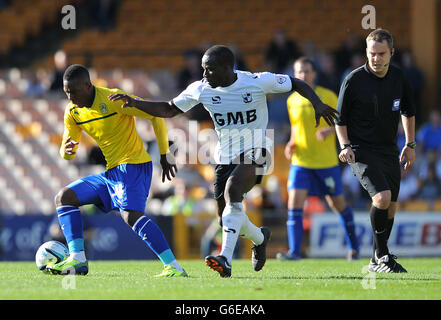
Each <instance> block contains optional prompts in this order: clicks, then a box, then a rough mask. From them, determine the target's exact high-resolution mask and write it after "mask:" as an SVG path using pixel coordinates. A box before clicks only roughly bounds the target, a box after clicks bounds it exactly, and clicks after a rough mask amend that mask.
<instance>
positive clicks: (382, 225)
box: [370, 206, 392, 258]
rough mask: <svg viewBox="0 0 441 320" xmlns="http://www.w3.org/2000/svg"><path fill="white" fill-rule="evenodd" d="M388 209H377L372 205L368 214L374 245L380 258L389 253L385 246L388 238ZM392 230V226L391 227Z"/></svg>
mask: <svg viewBox="0 0 441 320" xmlns="http://www.w3.org/2000/svg"><path fill="white" fill-rule="evenodd" d="M388 211H389V210H388V209H378V208H376V207H374V206H372V207H371V211H370V216H371V224H372V231H373V233H374V243H375V246H376V252H377V257H378V258H380V257H382V256H384V255H386V254H388V253H389V250H388V248H387V239H388V236H389V234H388V228H387V226H388V223H387V222H388V220H389V219H388V218H387V214H388ZM391 230H392V228H391Z"/></svg>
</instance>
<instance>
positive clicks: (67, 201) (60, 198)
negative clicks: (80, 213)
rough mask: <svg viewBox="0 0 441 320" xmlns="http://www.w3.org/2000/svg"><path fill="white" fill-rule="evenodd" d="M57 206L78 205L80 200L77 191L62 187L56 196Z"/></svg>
mask: <svg viewBox="0 0 441 320" xmlns="http://www.w3.org/2000/svg"><path fill="white" fill-rule="evenodd" d="M54 202H55V207H60V206H75V207H78V206H79V205H80V204H79V201H78V197H77V195H76V194H75V192H74V191H73V190H71V189H69V188H66V187H65V188H63V189H61V190H60V191H59V192H58V193H57V195H56V196H55V198H54Z"/></svg>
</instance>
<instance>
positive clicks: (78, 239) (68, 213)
mask: <svg viewBox="0 0 441 320" xmlns="http://www.w3.org/2000/svg"><path fill="white" fill-rule="evenodd" d="M57 214H58V222H59V223H60V227H61V230H62V231H63V234H64V237H65V238H66V242H67V246H68V248H69V252H70V253H73V252H80V251H84V238H83V218H82V217H81V211H80V209H79V208H78V207H74V206H61V207H58V208H57Z"/></svg>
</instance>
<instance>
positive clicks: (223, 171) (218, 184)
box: [214, 149, 271, 201]
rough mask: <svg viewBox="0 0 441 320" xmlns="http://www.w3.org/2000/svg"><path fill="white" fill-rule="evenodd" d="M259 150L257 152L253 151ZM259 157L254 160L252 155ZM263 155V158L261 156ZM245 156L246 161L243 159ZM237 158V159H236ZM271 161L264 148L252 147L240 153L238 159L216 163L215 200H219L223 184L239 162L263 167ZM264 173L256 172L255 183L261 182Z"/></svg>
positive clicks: (222, 194)
mask: <svg viewBox="0 0 441 320" xmlns="http://www.w3.org/2000/svg"><path fill="white" fill-rule="evenodd" d="M257 150H259V151H258V152H255V151H257ZM256 154H258V155H257V157H258V158H259V159H257V160H255V159H254V157H256ZM261 157H263V158H261ZM245 158H247V159H248V161H245ZM236 160H237V159H236ZM270 161H271V154H270V153H269V152H268V151H267V150H266V149H252V150H250V151H247V152H244V153H241V154H240V155H239V156H238V161H232V163H230V164H217V165H216V167H215V178H214V199H215V200H216V201H218V200H220V199H221V198H223V196H224V191H225V186H226V184H227V180H228V178H229V177H230V176H231V175H232V174H233V171H234V170H235V169H236V168H237V166H238V165H239V164H247V163H248V164H254V165H257V166H258V167H259V168H262V169H264V168H265V167H267V166H269V162H270ZM263 177H264V174H256V182H255V184H261V183H262V180H263Z"/></svg>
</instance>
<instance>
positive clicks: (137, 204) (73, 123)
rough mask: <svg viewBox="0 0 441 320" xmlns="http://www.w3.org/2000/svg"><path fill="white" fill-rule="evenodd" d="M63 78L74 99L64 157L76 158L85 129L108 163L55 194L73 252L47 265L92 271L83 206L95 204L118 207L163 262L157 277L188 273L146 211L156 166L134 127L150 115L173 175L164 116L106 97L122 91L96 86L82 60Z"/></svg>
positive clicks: (167, 173)
mask: <svg viewBox="0 0 441 320" xmlns="http://www.w3.org/2000/svg"><path fill="white" fill-rule="evenodd" d="M63 83H64V91H65V93H66V95H67V97H68V99H69V100H70V103H69V104H68V105H67V106H66V110H65V114H64V124H65V130H64V134H63V141H62V144H61V148H60V155H61V157H63V158H64V159H66V160H72V159H74V158H75V155H76V150H77V149H78V144H79V143H80V140H81V134H82V132H83V131H84V132H86V133H87V134H88V135H89V136H91V137H92V138H93V139H94V140H95V141H96V142H97V144H98V146H99V147H100V148H101V150H102V152H103V154H104V157H105V159H106V162H107V167H106V171H104V172H102V173H100V174H94V175H90V176H87V177H84V178H81V179H79V180H77V181H74V182H72V183H71V184H69V185H68V186H66V187H64V188H62V189H61V190H60V192H59V193H58V194H57V195H56V197H55V205H56V209H57V214H58V220H59V223H60V226H61V229H62V231H63V234H64V236H65V238H66V241H67V244H68V247H69V253H70V255H69V258H68V259H66V260H64V261H62V262H60V263H58V264H55V265H50V266H48V267H47V268H48V270H49V271H50V272H51V273H53V274H68V273H76V274H87V273H88V270H89V268H88V262H87V259H86V256H85V252H84V240H83V222H82V218H81V213H80V210H79V207H80V206H82V205H85V204H94V205H96V206H98V207H99V208H101V209H102V210H103V211H104V212H109V211H111V210H119V211H120V213H121V216H122V217H123V219H124V221H125V222H126V223H127V224H128V225H129V226H130V227H132V229H133V231H135V232H136V233H137V234H138V235H139V236H140V237H141V238H142V240H144V241H145V242H146V244H147V245H148V246H149V247H150V248H151V249H152V251H153V252H154V253H155V254H156V255H157V256H158V258H159V259H160V260H161V262H162V263H163V264H164V271H163V273H161V274H160V275H159V276H166V277H170V276H187V274H186V272H185V271H184V269H182V267H181V266H180V265H179V263H178V262H177V261H176V259H175V257H174V255H173V253H172V251H171V249H170V247H169V245H168V244H167V241H166V239H165V237H164V235H163V233H162V231H161V229H160V228H159V227H158V226H157V225H156V224H155V223H154V222H153V221H152V220H151V219H149V218H148V217H147V216H145V214H144V212H145V204H146V201H147V196H148V194H149V189H150V184H151V179H152V169H153V167H152V160H151V158H150V155H149V154H148V153H147V151H146V150H145V148H144V143H143V141H142V139H141V137H140V136H139V135H138V133H137V132H136V127H135V119H134V117H135V116H137V117H141V118H144V119H148V120H150V121H151V123H152V126H153V129H154V131H155V135H156V138H157V140H158V146H159V152H160V154H161V166H162V169H163V174H162V180H163V181H164V180H165V177H167V178H168V179H169V180H171V177H172V176H173V177H174V176H175V172H176V166H175V165H174V164H169V163H168V161H167V153H169V149H168V137H167V128H166V126H165V121H164V119H163V118H157V117H154V116H152V115H150V114H147V113H145V112H143V111H140V110H137V109H134V108H121V105H122V102H121V101H110V100H108V98H107V97H108V96H109V95H110V94H113V93H124V92H123V91H121V90H119V89H108V88H103V87H98V86H94V85H93V84H92V83H91V81H90V76H89V72H88V70H87V69H86V68H85V67H83V66H81V65H71V66H69V67H68V68H67V69H66V71H65V73H64V77H63ZM132 97H133V96H132ZM133 98H135V97H133Z"/></svg>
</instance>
